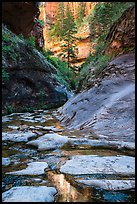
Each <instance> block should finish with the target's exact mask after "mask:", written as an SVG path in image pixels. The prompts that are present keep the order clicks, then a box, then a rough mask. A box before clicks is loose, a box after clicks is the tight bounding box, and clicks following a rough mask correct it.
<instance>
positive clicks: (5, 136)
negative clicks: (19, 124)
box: [2, 131, 36, 142]
mask: <svg viewBox="0 0 137 204" xmlns="http://www.w3.org/2000/svg"><path fill="white" fill-rule="evenodd" d="M34 136H36V134H35V133H33V132H32V131H27V132H22V131H14V132H3V133H2V140H3V141H7V140H10V141H13V142H23V141H24V142H27V141H28V138H31V137H34Z"/></svg>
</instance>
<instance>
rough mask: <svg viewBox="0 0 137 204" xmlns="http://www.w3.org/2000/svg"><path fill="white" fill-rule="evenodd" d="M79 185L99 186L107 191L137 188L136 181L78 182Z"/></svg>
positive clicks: (97, 180)
mask: <svg viewBox="0 0 137 204" xmlns="http://www.w3.org/2000/svg"><path fill="white" fill-rule="evenodd" d="M76 181H77V182H79V183H83V184H86V185H88V186H92V185H93V186H97V187H100V188H102V189H105V190H113V191H117V190H129V189H133V188H135V180H105V179H104V180H101V179H100V180H99V179H92V180H76Z"/></svg>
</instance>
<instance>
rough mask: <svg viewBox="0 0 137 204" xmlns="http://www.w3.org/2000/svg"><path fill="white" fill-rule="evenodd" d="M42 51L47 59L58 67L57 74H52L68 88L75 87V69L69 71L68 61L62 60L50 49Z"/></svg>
mask: <svg viewBox="0 0 137 204" xmlns="http://www.w3.org/2000/svg"><path fill="white" fill-rule="evenodd" d="M42 53H43V55H44V56H45V58H46V59H47V61H48V62H50V63H51V64H52V65H54V66H55V67H56V69H57V75H55V74H52V75H54V77H55V78H57V80H58V81H60V83H62V84H64V85H65V86H66V87H67V88H68V89H71V88H72V87H74V78H75V73H74V72H73V71H70V72H69V70H68V65H67V62H65V61H62V60H61V59H59V57H55V56H54V54H53V52H51V51H50V50H43V52H42Z"/></svg>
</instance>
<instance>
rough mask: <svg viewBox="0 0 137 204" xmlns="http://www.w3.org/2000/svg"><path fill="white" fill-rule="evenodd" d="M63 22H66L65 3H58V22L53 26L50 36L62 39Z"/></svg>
mask: <svg viewBox="0 0 137 204" xmlns="http://www.w3.org/2000/svg"><path fill="white" fill-rule="evenodd" d="M63 20H64V2H59V3H58V10H57V16H56V22H55V24H54V25H53V27H52V29H51V31H50V32H49V34H50V36H54V37H57V38H59V39H61V38H62V35H63Z"/></svg>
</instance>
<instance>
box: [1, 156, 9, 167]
mask: <svg viewBox="0 0 137 204" xmlns="http://www.w3.org/2000/svg"><path fill="white" fill-rule="evenodd" d="M10 162H11V161H10V158H6V157H2V165H3V166H8V165H9V164H10Z"/></svg>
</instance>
